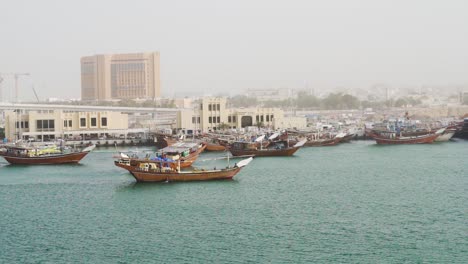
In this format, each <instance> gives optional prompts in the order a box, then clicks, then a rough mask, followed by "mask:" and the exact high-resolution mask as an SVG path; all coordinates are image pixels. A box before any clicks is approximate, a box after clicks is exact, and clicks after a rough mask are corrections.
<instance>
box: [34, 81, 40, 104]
mask: <svg viewBox="0 0 468 264" xmlns="http://www.w3.org/2000/svg"><path fill="white" fill-rule="evenodd" d="M32 90H33V92H34V96H36V100H37V102H38V103H39V102H40V101H39V96H37V93H36V89H34V85H33V87H32Z"/></svg>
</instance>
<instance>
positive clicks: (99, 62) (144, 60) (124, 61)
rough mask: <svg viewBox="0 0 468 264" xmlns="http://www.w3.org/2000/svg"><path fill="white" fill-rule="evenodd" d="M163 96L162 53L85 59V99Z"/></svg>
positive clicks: (95, 56) (83, 86) (110, 55)
mask: <svg viewBox="0 0 468 264" xmlns="http://www.w3.org/2000/svg"><path fill="white" fill-rule="evenodd" d="M160 96H161V85H160V79H159V52H145V53H129V54H107V55H94V56H88V57H82V58H81V99H82V100H111V99H136V98H140V99H155V98H157V97H160Z"/></svg>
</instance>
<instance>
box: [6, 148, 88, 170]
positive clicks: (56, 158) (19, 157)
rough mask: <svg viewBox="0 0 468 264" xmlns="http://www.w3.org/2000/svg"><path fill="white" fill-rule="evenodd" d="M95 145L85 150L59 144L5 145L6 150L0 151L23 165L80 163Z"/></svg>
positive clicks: (14, 162) (7, 157) (14, 161)
mask: <svg viewBox="0 0 468 264" xmlns="http://www.w3.org/2000/svg"><path fill="white" fill-rule="evenodd" d="M95 147H96V146H95V145H91V146H88V147H86V148H84V149H83V150H75V149H69V148H63V147H57V146H48V147H42V148H41V147H28V146H4V150H3V151H2V152H0V156H2V157H3V158H4V159H5V160H6V161H8V162H9V163H11V164H22V165H52V164H66V163H78V162H80V161H81V160H82V159H83V158H84V157H85V156H86V155H88V153H89V152H91V151H92V150H93V149H94V148H95Z"/></svg>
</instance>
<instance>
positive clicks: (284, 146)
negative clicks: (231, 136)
mask: <svg viewBox="0 0 468 264" xmlns="http://www.w3.org/2000/svg"><path fill="white" fill-rule="evenodd" d="M305 142H306V140H305V139H304V140H302V141H300V142H298V143H296V144H295V145H294V146H292V147H289V146H288V143H287V142H275V144H274V147H269V148H262V147H260V148H258V146H257V144H255V143H251V142H234V143H233V144H231V145H230V147H229V151H230V152H231V153H232V155H233V156H255V157H271V156H292V155H293V154H294V153H295V152H296V151H297V150H298V149H299V148H301V147H302V146H304V144H305Z"/></svg>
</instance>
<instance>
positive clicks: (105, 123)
mask: <svg viewBox="0 0 468 264" xmlns="http://www.w3.org/2000/svg"><path fill="white" fill-rule="evenodd" d="M101 126H103V127H106V126H107V117H101Z"/></svg>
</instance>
